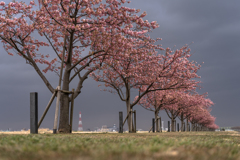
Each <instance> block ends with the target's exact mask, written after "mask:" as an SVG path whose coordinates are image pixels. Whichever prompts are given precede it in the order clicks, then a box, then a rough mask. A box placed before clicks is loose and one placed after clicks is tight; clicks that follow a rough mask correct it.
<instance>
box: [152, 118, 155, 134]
mask: <svg viewBox="0 0 240 160" xmlns="http://www.w3.org/2000/svg"><path fill="white" fill-rule="evenodd" d="M152 132H153V133H154V132H155V118H153V119H152Z"/></svg>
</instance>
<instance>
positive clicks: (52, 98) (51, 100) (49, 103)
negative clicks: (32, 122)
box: [38, 91, 57, 128]
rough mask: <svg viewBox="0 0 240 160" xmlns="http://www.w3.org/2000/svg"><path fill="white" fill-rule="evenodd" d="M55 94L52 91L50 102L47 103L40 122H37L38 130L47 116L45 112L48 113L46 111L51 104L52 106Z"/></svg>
mask: <svg viewBox="0 0 240 160" xmlns="http://www.w3.org/2000/svg"><path fill="white" fill-rule="evenodd" d="M56 94H57V92H56V91H54V93H53V95H52V97H51V99H50V101H49V102H48V105H47V107H46V109H45V111H44V113H43V115H42V117H41V119H40V121H39V122H38V128H39V127H40V125H41V124H42V121H43V119H44V117H45V116H46V114H47V112H48V110H49V108H50V106H51V104H52V102H53V100H54V98H55V96H56Z"/></svg>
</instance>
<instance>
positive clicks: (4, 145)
mask: <svg viewBox="0 0 240 160" xmlns="http://www.w3.org/2000/svg"><path fill="white" fill-rule="evenodd" d="M0 159H1V160H2V159H3V160H4V159H21V160H24V159H34V160H38V159H45V160H47V159H58V160H65V159H79V160H80V159H86V160H91V159H100V160H108V159H117V160H118V159H119V160H120V159H124V160H130V159H131V160H134V159H135V160H140V159H150V160H151V159H164V160H169V159H174V160H181V159H182V160H195V159H196V160H197V159H199V160H200V159H202V160H206V159H209V160H221V159H222V160H227V159H229V160H230V159H239V160H240V135H239V134H238V133H236V132H190V133H150V134H149V133H137V134H127V133H124V134H109V133H105V134H104V133H103V134H94V133H93V134H72V135H70V134H62V135H60V134H57V135H53V134H38V135H30V134H28V135H4V134H0Z"/></svg>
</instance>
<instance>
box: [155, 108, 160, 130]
mask: <svg viewBox="0 0 240 160" xmlns="http://www.w3.org/2000/svg"><path fill="white" fill-rule="evenodd" d="M155 122H156V123H155V125H156V132H159V123H158V122H159V120H158V111H155Z"/></svg>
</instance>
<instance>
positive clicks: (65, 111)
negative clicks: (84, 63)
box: [58, 64, 71, 133]
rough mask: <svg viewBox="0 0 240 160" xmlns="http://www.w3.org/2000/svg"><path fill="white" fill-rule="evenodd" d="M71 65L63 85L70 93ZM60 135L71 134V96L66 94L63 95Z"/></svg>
mask: <svg viewBox="0 0 240 160" xmlns="http://www.w3.org/2000/svg"><path fill="white" fill-rule="evenodd" d="M70 65H71V64H67V65H66V69H65V72H64V76H63V84H62V90H66V91H69V77H70V72H69V71H68V69H69V68H70ZM58 132H59V133H70V125H69V95H68V94H66V93H62V94H61V101H60V120H59V128H58Z"/></svg>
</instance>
